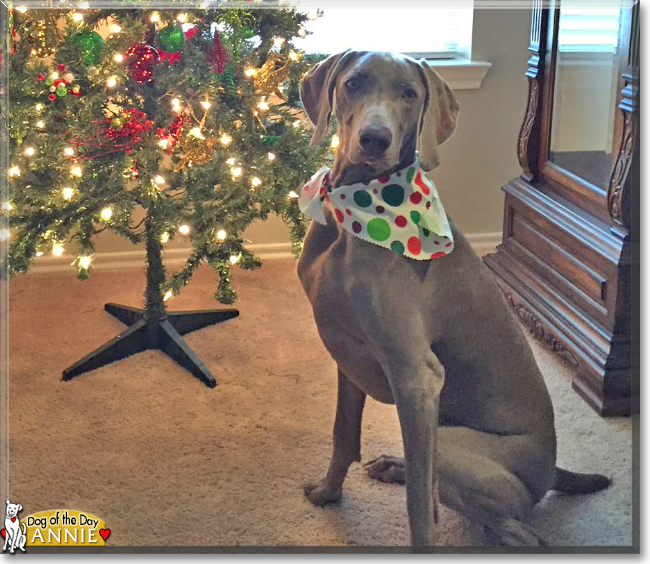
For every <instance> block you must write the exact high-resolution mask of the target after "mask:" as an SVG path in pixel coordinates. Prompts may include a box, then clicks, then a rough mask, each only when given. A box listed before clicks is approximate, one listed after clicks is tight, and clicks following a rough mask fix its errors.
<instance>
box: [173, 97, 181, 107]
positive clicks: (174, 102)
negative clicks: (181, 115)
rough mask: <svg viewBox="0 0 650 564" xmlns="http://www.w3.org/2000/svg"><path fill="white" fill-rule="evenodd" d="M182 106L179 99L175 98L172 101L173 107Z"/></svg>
mask: <svg viewBox="0 0 650 564" xmlns="http://www.w3.org/2000/svg"><path fill="white" fill-rule="evenodd" d="M180 105H181V101H180V100H179V99H178V98H173V99H172V106H173V107H176V106H180Z"/></svg>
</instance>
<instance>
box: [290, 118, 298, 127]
mask: <svg viewBox="0 0 650 564" xmlns="http://www.w3.org/2000/svg"><path fill="white" fill-rule="evenodd" d="M291 125H293V126H294V127H300V120H299V119H297V120H296V121H294V122H293V123H292V124H291Z"/></svg>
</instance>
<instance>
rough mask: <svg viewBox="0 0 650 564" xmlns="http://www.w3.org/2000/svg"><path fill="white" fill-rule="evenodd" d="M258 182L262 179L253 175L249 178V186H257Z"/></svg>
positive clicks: (260, 182)
mask: <svg viewBox="0 0 650 564" xmlns="http://www.w3.org/2000/svg"><path fill="white" fill-rule="evenodd" d="M260 184H262V181H261V180H260V179H259V178H258V177H257V176H253V178H251V186H252V187H253V188H257V187H258V186H259V185H260Z"/></svg>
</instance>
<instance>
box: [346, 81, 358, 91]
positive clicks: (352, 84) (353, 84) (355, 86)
mask: <svg viewBox="0 0 650 564" xmlns="http://www.w3.org/2000/svg"><path fill="white" fill-rule="evenodd" d="M345 85H346V86H347V87H348V89H349V90H352V91H354V90H359V88H360V87H361V83H360V82H359V79H358V78H351V79H350V80H348V81H346V82H345Z"/></svg>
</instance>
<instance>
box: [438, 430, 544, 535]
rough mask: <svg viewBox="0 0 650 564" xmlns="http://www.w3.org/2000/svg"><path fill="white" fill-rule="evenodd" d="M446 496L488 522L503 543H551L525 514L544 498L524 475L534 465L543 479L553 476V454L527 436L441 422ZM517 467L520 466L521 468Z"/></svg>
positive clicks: (446, 500)
mask: <svg viewBox="0 0 650 564" xmlns="http://www.w3.org/2000/svg"><path fill="white" fill-rule="evenodd" d="M438 439H439V443H438V445H439V446H438V453H439V456H440V464H439V472H440V499H441V501H442V503H443V504H444V505H446V506H447V507H450V508H452V509H454V510H456V511H458V512H460V513H462V514H463V515H465V516H466V517H468V518H469V519H472V520H475V521H476V522H478V523H480V524H482V525H483V526H484V527H485V528H486V529H487V530H488V532H489V533H490V535H491V536H492V537H493V539H494V540H495V541H496V543H497V544H505V545H509V546H539V545H545V544H546V543H545V542H544V540H543V539H542V538H541V537H540V536H539V535H538V534H537V533H536V532H535V531H534V530H533V529H532V528H531V527H530V526H529V525H527V524H526V523H524V521H523V519H524V518H525V517H526V515H528V513H529V512H530V510H531V509H532V507H533V505H534V504H535V503H536V502H537V501H538V497H539V496H537V495H535V494H533V493H531V488H532V487H533V486H532V484H530V485H526V484H525V483H524V482H523V481H522V480H521V479H520V477H519V475H520V474H521V471H520V470H521V468H520V467H521V466H526V465H528V466H530V465H534V466H535V467H536V468H537V471H538V475H539V478H538V481H539V482H541V483H544V482H546V481H548V480H547V478H545V476H547V475H548V477H549V478H552V474H553V457H547V456H540V455H537V454H536V451H535V450H534V449H533V448H531V447H530V445H531V444H533V443H531V442H529V441H528V438H527V437H525V436H517V435H511V436H507V435H506V436H500V435H493V434H490V433H484V432H482V431H477V430H475V429H469V428H467V427H440V428H439V435H438ZM517 468H519V469H520V470H519V471H518V470H517Z"/></svg>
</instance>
